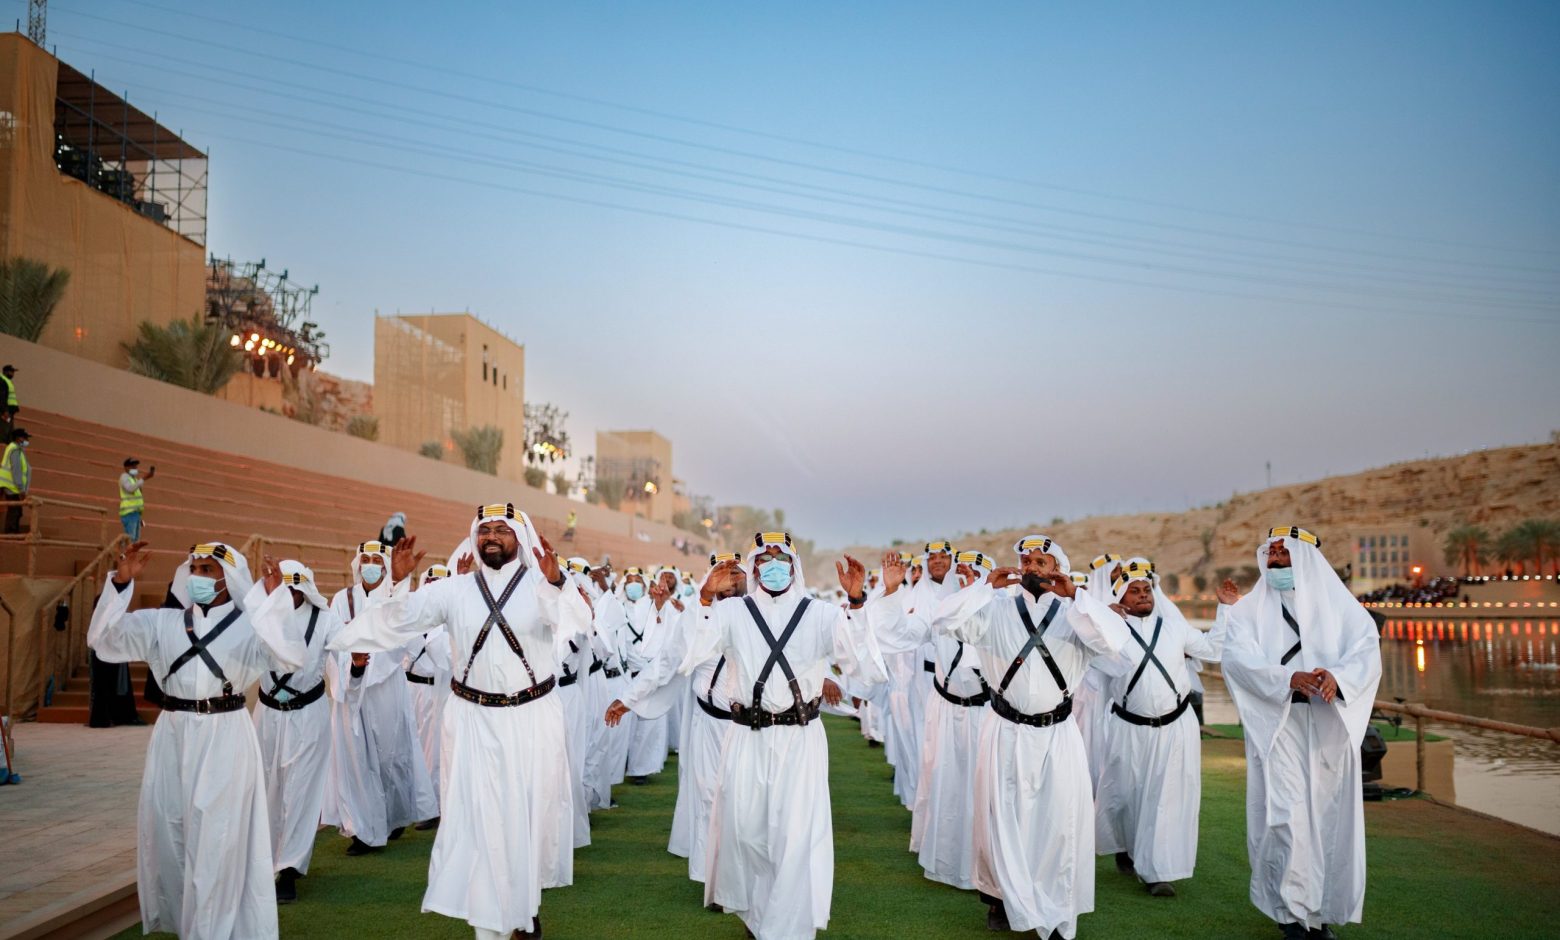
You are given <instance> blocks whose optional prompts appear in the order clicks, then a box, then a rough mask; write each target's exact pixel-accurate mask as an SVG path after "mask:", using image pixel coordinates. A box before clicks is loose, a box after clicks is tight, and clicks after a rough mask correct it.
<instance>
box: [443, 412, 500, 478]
mask: <svg viewBox="0 0 1560 940" xmlns="http://www.w3.org/2000/svg"><path fill="white" fill-rule="evenodd" d="M450 437H451V438H452V439H453V440H454V441H455V446H456V447H459V448H460V453H461V456H462V457H464V458H465V460H466V466H467V467H468V468H469V469H472V470H476V471H478V472H480V473H486V474H490V475H493V476H497V475H498V456H499V454H502V453H503V452H504V429H503V428H499V427H494V426H493V425H491V424H484V425H482V426H481V427H476V428H467V429H466V430H464V431H459V430H457V431H451V432H450Z"/></svg>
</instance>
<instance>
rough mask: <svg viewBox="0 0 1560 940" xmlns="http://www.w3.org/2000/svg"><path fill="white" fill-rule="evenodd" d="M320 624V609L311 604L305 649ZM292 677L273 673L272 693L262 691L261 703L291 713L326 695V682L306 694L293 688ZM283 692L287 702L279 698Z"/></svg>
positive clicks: (304, 643) (304, 641) (305, 636)
mask: <svg viewBox="0 0 1560 940" xmlns="http://www.w3.org/2000/svg"><path fill="white" fill-rule="evenodd" d="M319 622H320V609H319V608H318V607H315V606H313V605H312V604H311V605H310V606H309V626H308V628H307V629H305V630H304V631H303V645H304V646H305V647H307V646H308V645H309V644H310V643H312V642H314V628H315V626H317V625H318V624H319ZM292 677H293V674H292V673H290V672H284V673H282V674H281V675H277V674H276V673H274V672H273V673H271V691H269V692H267V691H266V690H265V689H261V690H260V703H261V704H262V705H264V706H265V707H267V708H272V709H275V710H276V711H279V712H291V711H297V710H298V709H300V708H302V707H303V706H305V705H309V704H312V703H314V702H317V701H319V699H320V696H322V695H324V694H325V682H324V680H321V681H320V682H319V684H318V685H316V686H314V688H312V689H309V690H308V691H306V692H300V691H298V690H297V689H295V688H293V687H292V685H291V682H292ZM283 692H286V693H287V695H288V698H287V699H285V700H283V699H281V698H278V696H279V695H281V693H283Z"/></svg>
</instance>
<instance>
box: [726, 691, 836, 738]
mask: <svg viewBox="0 0 1560 940" xmlns="http://www.w3.org/2000/svg"><path fill="white" fill-rule="evenodd" d="M821 701H823V699H822V697H819V698H815V699H813V700H812V701H810V702H803V703H802V704H801V706H800V707H798V706H796V705H792V706H791V707H790V708H787V709H786V710H785V711H783V712H766V711H764V710H763V709H762V708H751V707H749V706H747V705H743V704H741V703H740V702H732V703H731V720H732V721H734V722H736V723H737V724H739V725H742V726H743V727H745V728H752V729H753V730H754V731H757V730H759V729H760V728H769V727H773V726H775V725H784V726H788V727H797V728H800V727H802V726H804V725H806V724H807V723H808V722H811V721H812V720H813V719H814V718H817V717H818V703H819V702H821Z"/></svg>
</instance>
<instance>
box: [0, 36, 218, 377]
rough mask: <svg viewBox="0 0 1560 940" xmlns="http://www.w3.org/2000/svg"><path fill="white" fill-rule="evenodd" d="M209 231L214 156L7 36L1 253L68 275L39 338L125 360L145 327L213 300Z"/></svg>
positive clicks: (113, 361)
mask: <svg viewBox="0 0 1560 940" xmlns="http://www.w3.org/2000/svg"><path fill="white" fill-rule="evenodd" d="M205 238H206V155H205V154H204V153H201V152H200V151H199V150H197V149H195V148H194V147H192V146H191V145H190V144H188V143H186V142H185V141H183V140H181V139H180V138H179V136H178V135H177V134H175V133H173V132H172V131H170V130H168V128H166V127H164V126H162V125H160V124H158V123H157V122H156V121H154V120H153V119H152V118H151V116H150V115H148V114H145V113H143V112H142V111H140V110H138V109H136V108H135V107H134V106H132V105H131V104H129V103H128V102H126V101H125V100H124V99H123V98H121V97H120V96H118V95H116V94H114V93H113V92H111V91H109V90H108V89H107V88H105V87H103V86H102V85H99V84H97V83H96V82H93V81H92V80H91V79H90V78H89V77H88V76H86V75H85V74H83V73H81V72H79V71H77V70H76V69H74V68H72V67H71V66H69V65H67V64H66V63H64V62H61V61H60V60H58V59H56V58H54V57H53V56H51V55H49V54H48V53H47V52H45V51H44V50H42V49H40V48H39V47H38V46H36V45H34V44H33V43H32V42H31V41H30V40H28V39H27V38H26V37H25V36H23V35H21V34H19V33H6V34H0V257H5V258H14V257H21V258H28V259H31V260H34V261H41V262H44V263H45V264H47V265H49V266H50V267H54V268H63V269H65V270H66V271H69V272H70V282H69V284H68V285H67V286H66V288H65V294H64V296H63V298H62V299H61V301H60V303H59V306H58V307H56V308H55V311H54V315H53V317H52V318H51V319H50V320H49V323H48V326H47V327H46V328H45V329H44V331H43V334H42V336H40V337H39V340H38V341H39V343H41V344H42V345H44V346H48V347H51V348H53V349H58V350H60V351H61V352H67V353H72V354H74V355H77V356H82V357H85V358H87V359H91V360H93V361H96V362H101V363H104V364H105V365H111V366H116V367H120V368H123V367H124V366H125V364H126V361H127V360H126V356H125V353H124V350H123V349H122V348H121V346H120V344H121V343H124V342H127V341H130V340H132V339H133V338H134V336H135V332H136V325H137V324H138V323H141V322H142V321H151V322H153V323H159V324H162V323H169V322H171V321H172V320H174V319H180V318H182V319H188V318H190V317H193V316H195V315H196V314H199V313H200V312H201V311H202V310H203V309H204V307H205V299H206V250H205V247H204V245H205ZM19 365H21V366H22V368H23V369H25V368H26V365H25V364H19ZM24 374H25V373H24Z"/></svg>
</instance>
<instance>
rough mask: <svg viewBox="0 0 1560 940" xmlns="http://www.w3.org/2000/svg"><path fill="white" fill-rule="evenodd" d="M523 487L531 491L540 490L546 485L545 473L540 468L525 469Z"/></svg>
mask: <svg viewBox="0 0 1560 940" xmlns="http://www.w3.org/2000/svg"><path fill="white" fill-rule="evenodd" d="M525 485H526V486H529V487H532V488H533V489H538V490H539V489H541V488H542V487H544V486H546V485H547V471H546V470H543V469H542V468H541V467H526V468H525Z"/></svg>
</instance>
